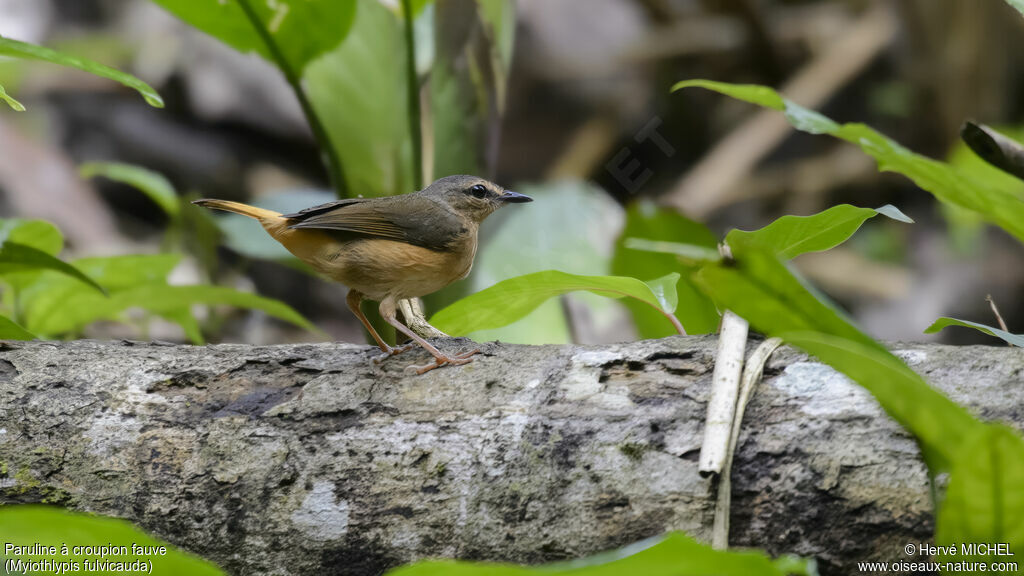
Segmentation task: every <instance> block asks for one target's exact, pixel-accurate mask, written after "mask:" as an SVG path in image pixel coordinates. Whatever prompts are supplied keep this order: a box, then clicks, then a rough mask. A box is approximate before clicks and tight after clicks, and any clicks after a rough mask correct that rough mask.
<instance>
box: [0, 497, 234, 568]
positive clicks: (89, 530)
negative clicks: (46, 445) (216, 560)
mask: <svg viewBox="0 0 1024 576" xmlns="http://www.w3.org/2000/svg"><path fill="white" fill-rule="evenodd" d="M0 541H3V542H6V543H10V544H13V545H15V546H19V547H21V546H24V547H30V546H32V545H33V544H41V545H43V546H47V547H50V546H52V547H54V548H56V549H57V550H58V551H59V550H61V546H63V545H65V544H66V545H67V546H69V547H70V546H95V547H97V548H98V547H100V546H124V547H125V552H127V553H126V554H117V555H114V556H110V557H106V559H107V560H110V561H111V562H125V563H127V564H128V565H131V563H134V562H136V561H140V562H147V561H148V562H151V564H150V565H149V566H147V570H146V571H148V568H152V572H154V573H157V574H190V575H194V576H222V575H223V574H224V573H223V572H221V571H220V569H218V568H217V567H216V566H214V565H213V564H211V563H209V562H207V561H205V560H203V559H201V558H198V557H196V556H193V555H191V554H188V553H186V552H183V551H181V550H179V549H177V548H175V547H174V546H172V545H170V544H168V543H167V542H163V541H161V540H157V539H156V538H154V537H152V536H150V535H149V534H146V533H145V532H142V531H141V530H139V529H138V528H136V527H135V526H133V525H131V524H129V523H128V522H125V521H123V520H117V519H114V518H103V517H101V516H93V515H90V514H79V513H74V512H69V511H67V510H62V509H60V508H54V507H50V506H36V505H20V506H3V507H0ZM133 544H134V545H136V546H139V547H142V546H146V547H149V548H150V549H153V548H155V547H158V546H164V547H165V548H166V553H160V554H135V553H132V552H131V551H132V546H133ZM97 558H99V557H98V556H96V557H94V558H92V559H93V560H95V559H97ZM8 559H9V560H14V561H17V560H21V561H23V562H25V563H28V562H30V561H31V562H39V561H42V560H50V561H55V560H56V561H58V562H60V561H64V562H66V561H70V560H77V561H78V565H79V567H80V568H81V567H82V559H83V556H81V555H71V556H67V555H63V558H61V557H60V556H58V557H57V558H56V559H55V558H54V556H52V555H46V554H25V555H9V556H8ZM55 563H57V562H55ZM116 568H117V567H116V566H112V567H111V569H110V570H111V572H118V571H123V572H128V571H129V570H117V569H116ZM72 571H74V570H72ZM111 572H107V571H103V572H93V571H83V572H82V573H83V574H100V573H103V574H109V573H111ZM11 573H12V574H13V573H15V572H11ZM17 573H21V570H17Z"/></svg>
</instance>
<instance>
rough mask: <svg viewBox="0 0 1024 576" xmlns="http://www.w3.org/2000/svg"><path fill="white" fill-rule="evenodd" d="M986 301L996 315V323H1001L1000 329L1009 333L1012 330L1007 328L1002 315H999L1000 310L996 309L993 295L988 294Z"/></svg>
mask: <svg viewBox="0 0 1024 576" xmlns="http://www.w3.org/2000/svg"><path fill="white" fill-rule="evenodd" d="M985 301H986V302H988V305H989V306H991V307H992V313H993V314H995V315H996V321H998V322H999V327H1000V328H1002V329H1003V332H1009V331H1010V329H1009V328H1007V327H1006V322H1005V321H1004V320H1003V316H1002V314H1000V313H999V308H997V307H996V301H995V300H993V299H992V295H991V294H987V295H986V296H985ZM1011 346H1012V344H1011Z"/></svg>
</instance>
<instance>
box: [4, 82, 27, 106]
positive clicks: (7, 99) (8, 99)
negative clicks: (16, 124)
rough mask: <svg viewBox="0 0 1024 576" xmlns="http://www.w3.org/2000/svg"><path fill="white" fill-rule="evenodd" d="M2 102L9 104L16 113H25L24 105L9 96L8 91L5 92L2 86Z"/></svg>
mask: <svg viewBox="0 0 1024 576" xmlns="http://www.w3.org/2000/svg"><path fill="white" fill-rule="evenodd" d="M0 100H3V101H4V102H7V105H8V106H10V107H11V108H13V109H14V111H15V112H24V111H25V106H24V104H22V103H21V102H18V101H17V100H15V99H14V97H13V96H11V95H10V94H8V93H7V91H6V90H4V87H3V86H0Z"/></svg>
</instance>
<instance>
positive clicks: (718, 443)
mask: <svg viewBox="0 0 1024 576" xmlns="http://www.w3.org/2000/svg"><path fill="white" fill-rule="evenodd" d="M749 329H750V325H749V324H747V321H746V320H744V319H743V318H740V317H739V316H737V315H736V314H733V313H732V312H731V311H729V310H726V311H725V314H723V315H722V331H721V333H720V334H719V336H718V355H717V357H716V358H715V371H714V373H713V374H712V377H711V399H710V400H708V413H707V417H706V418H705V420H704V442H703V444H701V448H700V466H699V468H698V471H699V472H700V474H701V476H710V475H713V474H719V473H721V472H722V468H723V467H724V466H725V460H726V453H727V452H728V447H729V435H730V433H731V431H732V424H733V419H734V416H735V414H736V397H737V396H738V394H739V388H740V374H741V372H742V370H743V355H744V353H746V349H747V332H748V331H749Z"/></svg>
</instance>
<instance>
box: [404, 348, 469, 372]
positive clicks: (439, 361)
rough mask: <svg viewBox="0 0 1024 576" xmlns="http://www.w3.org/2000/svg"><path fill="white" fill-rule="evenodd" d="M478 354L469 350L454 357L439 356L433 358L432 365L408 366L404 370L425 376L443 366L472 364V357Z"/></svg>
mask: <svg viewBox="0 0 1024 576" xmlns="http://www.w3.org/2000/svg"><path fill="white" fill-rule="evenodd" d="M479 353H480V350H471V351H469V352H464V353H462V354H456V355H454V356H440V357H437V358H435V359H434V362H433V363H432V364H423V365H422V366H416V365H413V366H409V367H408V368H406V371H409V372H415V373H416V374H426V373H427V372H430V371H431V370H433V369H434V368H440V367H441V366H445V365H450V366H462V365H464V364H469V363H470V362H472V361H473V355H474V354H479Z"/></svg>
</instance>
